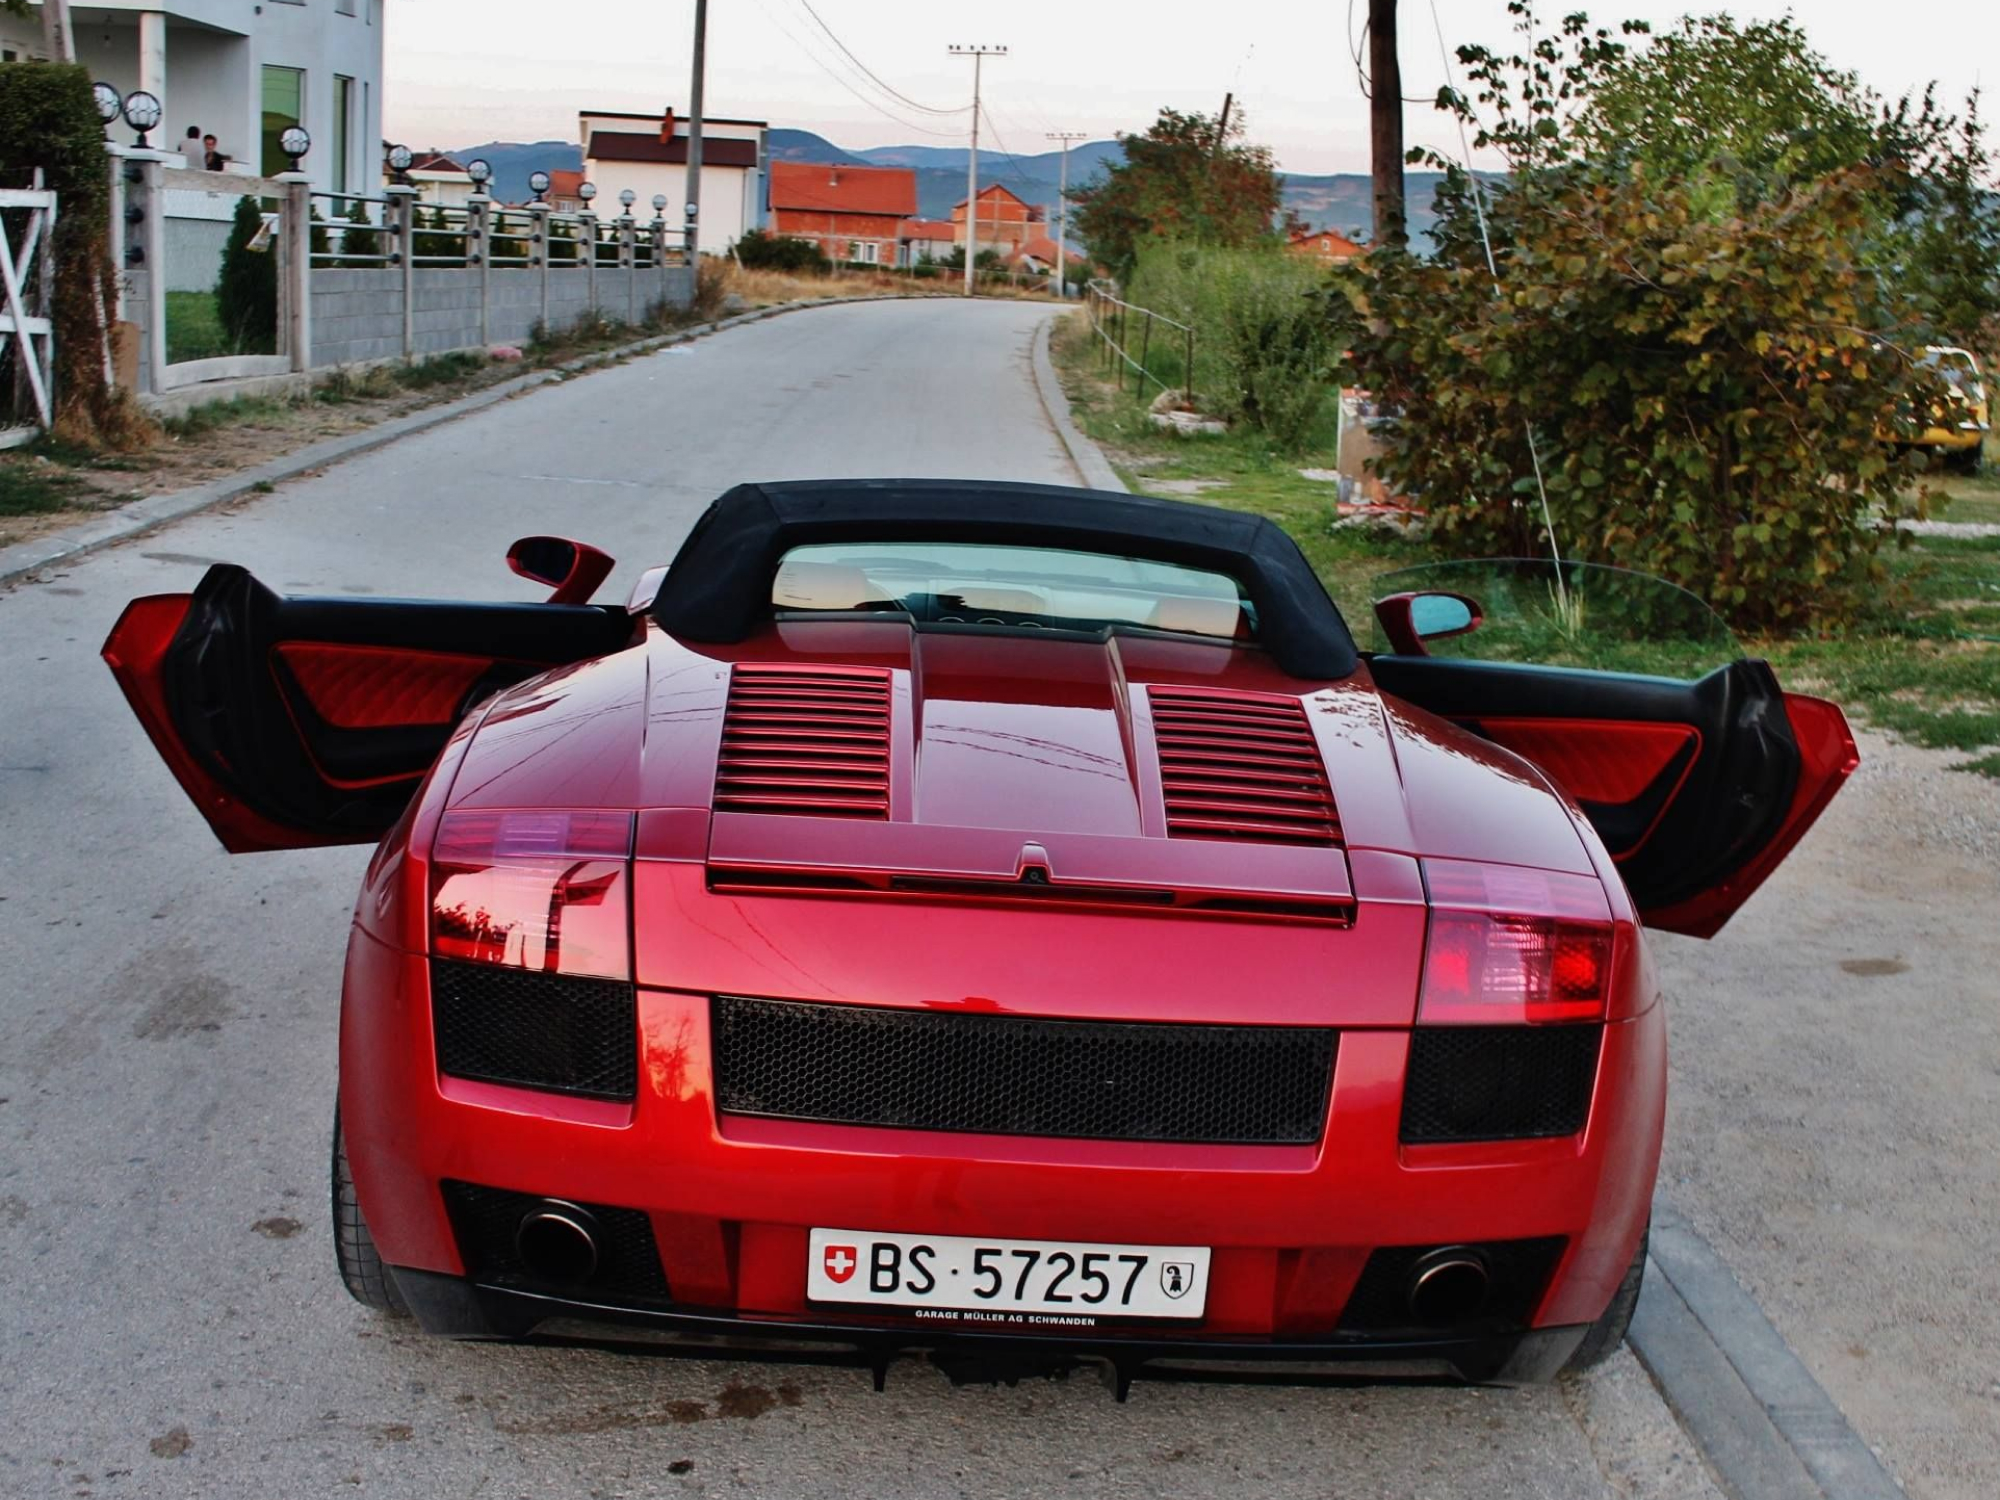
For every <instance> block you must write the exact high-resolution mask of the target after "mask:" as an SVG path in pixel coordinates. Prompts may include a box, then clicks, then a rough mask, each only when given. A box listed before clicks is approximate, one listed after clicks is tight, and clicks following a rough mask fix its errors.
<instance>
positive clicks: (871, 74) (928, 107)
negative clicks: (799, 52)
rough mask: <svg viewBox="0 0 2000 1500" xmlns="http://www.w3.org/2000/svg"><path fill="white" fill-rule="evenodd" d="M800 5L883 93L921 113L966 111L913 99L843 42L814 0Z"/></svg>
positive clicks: (955, 113)
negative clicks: (815, 5) (944, 107)
mask: <svg viewBox="0 0 2000 1500" xmlns="http://www.w3.org/2000/svg"><path fill="white" fill-rule="evenodd" d="M799 5H800V7H801V8H802V9H803V10H804V11H805V13H806V14H807V15H809V16H811V17H812V18H813V21H814V23H815V24H816V25H817V26H818V27H819V29H820V30H821V31H823V32H825V33H826V35H827V40H828V41H830V42H832V43H833V45H834V46H836V47H838V48H839V49H840V50H841V53H842V55H843V56H845V57H846V58H847V60H848V61H849V62H851V63H853V64H854V66H855V67H857V68H859V69H860V70H861V72H862V73H863V74H864V75H865V76H866V77H867V78H868V79H869V80H870V81H871V82H872V83H873V84H874V85H875V87H877V88H878V89H880V90H881V91H882V92H883V93H885V94H887V95H888V96H889V97H890V98H892V99H895V100H897V101H899V102H900V103H902V104H905V105H907V106H909V108H911V109H914V110H916V111H917V112H918V113H919V114H926V115H962V114H964V113H965V111H966V106H965V105H963V104H961V105H959V106H958V107H957V108H955V109H940V108H938V107H937V106H936V105H934V104H923V103H919V102H918V101H917V100H915V99H912V98H911V97H910V96H909V95H908V94H906V93H904V92H902V90H900V89H898V88H896V87H894V86H893V85H891V84H889V83H887V82H885V81H884V80H883V78H882V76H881V75H880V74H878V73H877V72H876V71H875V70H874V69H873V68H871V67H869V66H868V64H867V63H865V62H863V61H862V60H861V59H860V58H859V57H857V56H856V55H855V53H854V49H853V48H852V47H850V46H848V45H847V43H845V42H843V41H842V40H841V39H840V38H839V37H838V36H837V35H835V34H834V30H833V28H832V27H831V26H829V25H827V24H826V18H825V17H824V16H822V15H821V14H820V13H819V12H818V11H816V10H814V9H813V6H812V0H799Z"/></svg>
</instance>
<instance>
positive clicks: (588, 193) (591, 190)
mask: <svg viewBox="0 0 2000 1500" xmlns="http://www.w3.org/2000/svg"><path fill="white" fill-rule="evenodd" d="M576 195H577V197H579V198H581V199H582V200H583V211H584V212H585V213H589V212H590V200H591V199H593V198H595V197H596V196H597V184H596V183H594V182H579V183H578V184H577V185H576Z"/></svg>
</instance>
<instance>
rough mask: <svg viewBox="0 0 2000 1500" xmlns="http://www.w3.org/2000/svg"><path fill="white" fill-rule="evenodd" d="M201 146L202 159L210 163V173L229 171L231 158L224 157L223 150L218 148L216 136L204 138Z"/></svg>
mask: <svg viewBox="0 0 2000 1500" xmlns="http://www.w3.org/2000/svg"><path fill="white" fill-rule="evenodd" d="M201 145H202V157H203V160H205V161H206V162H207V163H208V170H209V171H211V172H226V171H228V170H229V158H228V157H226V156H224V155H223V154H222V152H221V150H220V149H219V148H218V147H217V146H216V144H215V137H214V136H212V135H205V136H203V137H202V138H201Z"/></svg>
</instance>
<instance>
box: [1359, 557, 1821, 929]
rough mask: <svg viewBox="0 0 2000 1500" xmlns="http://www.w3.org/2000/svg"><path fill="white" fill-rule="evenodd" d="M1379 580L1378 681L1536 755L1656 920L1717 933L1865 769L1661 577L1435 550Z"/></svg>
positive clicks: (1811, 711)
mask: <svg viewBox="0 0 2000 1500" xmlns="http://www.w3.org/2000/svg"><path fill="white" fill-rule="evenodd" d="M1377 593H1378V602H1377V606H1376V613H1377V618H1378V621H1379V622H1380V623H1381V626H1382V629H1383V635H1384V638H1385V643H1386V645H1387V646H1388V648H1389V649H1387V650H1385V651H1381V652H1377V653H1376V654H1374V655H1373V656H1372V657H1371V658H1370V662H1369V665H1370V670H1371V671H1372V672H1373V673H1374V676H1375V680H1376V682H1377V683H1378V684H1379V685H1380V686H1381V688H1382V690H1383V691H1384V692H1387V693H1391V694H1394V695H1395V696H1396V697H1398V698H1401V699H1403V700H1404V701H1406V702H1408V703H1412V704H1415V705H1416V706H1417V707H1419V708H1423V709H1426V710H1428V711H1429V712H1431V713H1434V714H1437V715H1439V716H1441V717H1443V718H1447V719H1451V720H1453V721H1455V722H1457V723H1459V724H1462V725H1464V726H1465V727H1466V728H1468V729H1471V730H1473V731H1474V732H1475V733H1477V734H1480V735H1482V736H1484V737H1485V738H1487V739H1491V740H1493V741H1495V742H1497V743H1499V744H1502V745H1505V746H1506V747H1507V748H1508V749H1510V750H1513V751H1515V752H1516V753H1517V754H1519V755H1521V756H1523V757H1525V758H1526V759H1528V760H1531V761H1533V762H1535V764H1536V765H1538V766H1539V767H1540V768H1541V769H1542V770H1543V771H1544V772H1545V773H1546V774H1547V775H1548V776H1549V778H1550V779H1551V780H1553V781H1554V782H1556V783H1557V784H1558V785H1559V786H1561V787H1562V788H1563V789H1564V790H1565V791H1567V792H1568V793H1569V794H1570V795H1571V796H1572V797H1574V798H1575V799H1576V800H1577V802H1578V803H1579V804H1581V806H1582V808H1583V810H1584V812H1585V814H1586V815H1587V816H1588V817H1589V818H1590V821H1591V823H1592V825H1593V826H1594V827H1595V828H1596V829H1597V831H1598V834H1599V836H1600V837H1601V838H1602V839H1603V841H1604V844H1605V847H1606V849H1607V850H1608V851H1609V852H1610V854H1611V856H1612V858H1613V859H1614V860H1615V861H1616V862H1617V864H1618V868H1619V873H1620V874H1621V875H1622V876H1623V877H1624V880H1625V884H1626V888H1627V889H1628V890H1630V891H1631V893H1632V898H1633V900H1634V901H1635V902H1636V903H1637V905H1638V907H1639V909H1640V913H1641V915H1642V917H1643V918H1644V920H1645V921H1646V923H1647V924H1648V925H1649V926H1653V927H1659V928H1663V929H1665V930H1667V931H1671V932H1684V933H1690V934H1693V935H1695V936H1699V937H1708V936H1712V935H1713V934H1714V933H1715V932H1716V931H1718V930H1719V929H1720V928H1721V927H1722V925H1723V923H1725V922H1727V921H1728V920H1729V918H1730V916H1731V915H1732V914H1733V913H1734V912H1735V911H1736V909H1737V908H1738V907H1740V906H1741V905H1742V904H1743V903H1744V901H1746V900H1747V899H1749V896H1750V894H1751V892H1753V891H1754V890H1756V889H1757V887H1758V886H1759V885H1760V884H1762V882H1763V881H1764V879H1765V877H1766V876H1768V875H1769V874H1770V873H1771V871H1772V870H1774V869H1775V868H1776V867H1777V866H1778V864H1779V863H1780V862H1781V861H1782V860H1783V859H1784V857H1785V855H1786V854H1788V853H1789V852H1790V851H1791V849H1792V847H1793V846H1794V845H1795V844H1796V843H1797V842H1798V840H1799V838H1800V837H1801V836H1802V835H1803V834H1804V833H1805V831H1806V830H1807V829H1808V828H1809V827H1811V826H1812V823H1813V820H1814V819H1815V818H1817V817H1818V816H1819V814H1820V812H1821V811H1822V810H1823V809H1824V808H1825V807H1826V805H1827V803H1828V802H1830V801H1831V800H1832V799H1833V796H1834V793H1835V792H1837V791H1838V790H1839V789H1840V786H1841V783H1842V782H1843V781H1844V780H1845V779H1846V777H1847V776H1848V774H1849V773H1850V772H1852V771H1853V770H1854V768H1855V766H1856V765H1857V764H1858V762H1859V757H1858V755H1857V753H1856V751H1855V747H1854V737H1853V735H1852V734H1851V733H1850V732H1849V730H1848V727H1847V721H1846V719H1845V717H1844V716H1843V715H1842V714H1841V712H1840V710H1839V708H1838V707H1836V706H1835V705H1833V704H1831V703H1828V702H1825V701H1824V700H1822V699H1818V698H1810V697H1806V696H1803V695H1801V694H1796V693H1786V692H1784V691H1783V690H1782V689H1781V688H1780V687H1779V686H1778V681H1777V678H1776V677H1775V676H1774V675H1773V673H1772V671H1771V668H1770V665H1769V663H1767V662H1762V661H1755V660H1750V659H1746V658H1744V657H1743V656H1742V655H1741V653H1740V651H1739V650H1738V649H1737V647H1736V644H1735V641H1734V639H1733V638H1732V637H1731V636H1730V635H1729V633H1728V630H1727V627H1726V626H1724V625H1723V624H1722V622H1721V621H1720V620H1718V619H1717V618H1716V617H1715V616H1714V615H1713V613H1712V612H1710V611H1709V610H1708V608H1707V606H1706V605H1704V604H1702V603H1701V601H1700V600H1698V599H1696V598H1694V596H1693V595H1690V594H1687V593H1685V592H1684V591H1682V590H1680V589H1677V588H1674V587H1673V586H1672V585H1670V584H1666V583H1663V582H1661V581H1660V580H1658V579H1654V578H1649V577H1646V576H1645V575H1643V574H1634V573H1627V572H1624V571H1622V570H1620V569H1613V568H1600V567H1592V566H1589V565H1579V564H1564V565H1562V566H1561V567H1560V568H1558V567H1557V566H1556V565H1554V564H1552V563H1549V562H1546V561H1534V562H1530V561H1522V562H1514V561H1506V562H1472V563H1443V564H1434V565H1429V566H1425V567H1421V568H1411V569H1405V570H1403V571H1401V572H1399V573H1394V574H1389V575H1386V576H1385V577H1384V578H1382V579H1380V580H1378V581H1377ZM1447 600H1449V601H1453V602H1450V603H1447V602H1445V601H1447Z"/></svg>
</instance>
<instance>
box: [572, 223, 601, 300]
mask: <svg viewBox="0 0 2000 1500" xmlns="http://www.w3.org/2000/svg"><path fill="white" fill-rule="evenodd" d="M576 244H577V253H578V254H579V255H581V256H582V257H583V264H584V266H585V271H584V274H585V275H586V276H588V277H589V278H590V279H589V280H588V281H587V282H585V283H584V291H585V294H586V296H587V298H588V300H589V304H590V310H591V312H592V313H595V312H596V311H597V215H596V214H594V213H592V212H591V211H590V210H589V209H587V208H586V209H585V210H584V211H583V212H582V213H580V214H578V215H577V216H576Z"/></svg>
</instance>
